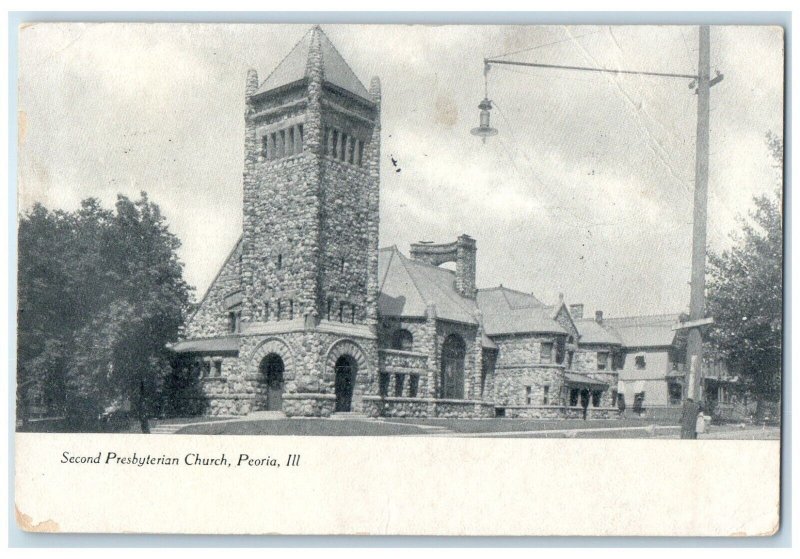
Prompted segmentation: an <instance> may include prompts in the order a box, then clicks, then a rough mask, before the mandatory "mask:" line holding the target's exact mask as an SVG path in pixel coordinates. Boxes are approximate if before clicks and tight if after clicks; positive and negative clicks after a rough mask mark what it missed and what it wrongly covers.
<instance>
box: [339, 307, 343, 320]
mask: <svg viewBox="0 0 800 559" xmlns="http://www.w3.org/2000/svg"><path fill="white" fill-rule="evenodd" d="M339 322H344V303H339Z"/></svg>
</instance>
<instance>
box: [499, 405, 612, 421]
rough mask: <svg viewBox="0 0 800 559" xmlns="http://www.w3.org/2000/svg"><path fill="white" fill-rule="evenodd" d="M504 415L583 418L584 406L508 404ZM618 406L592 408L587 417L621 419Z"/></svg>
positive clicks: (524, 417)
mask: <svg viewBox="0 0 800 559" xmlns="http://www.w3.org/2000/svg"><path fill="white" fill-rule="evenodd" d="M503 409H504V410H505V415H504V417H506V418H512V419H583V408H581V407H571V406H506V407H505V408H503ZM619 417H620V415H619V410H617V409H616V408H608V407H601V408H592V407H590V408H589V409H588V410H587V414H586V418H587V419H619Z"/></svg>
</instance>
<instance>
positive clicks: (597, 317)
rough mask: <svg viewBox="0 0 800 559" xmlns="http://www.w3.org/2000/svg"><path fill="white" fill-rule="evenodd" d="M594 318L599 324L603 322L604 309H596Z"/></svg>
mask: <svg viewBox="0 0 800 559" xmlns="http://www.w3.org/2000/svg"><path fill="white" fill-rule="evenodd" d="M594 320H595V322H597V323H598V324H602V323H603V311H594Z"/></svg>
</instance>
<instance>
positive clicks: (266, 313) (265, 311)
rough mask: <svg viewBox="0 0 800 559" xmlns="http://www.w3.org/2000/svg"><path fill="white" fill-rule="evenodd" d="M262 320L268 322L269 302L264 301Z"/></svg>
mask: <svg viewBox="0 0 800 559" xmlns="http://www.w3.org/2000/svg"><path fill="white" fill-rule="evenodd" d="M264 320H269V301H264Z"/></svg>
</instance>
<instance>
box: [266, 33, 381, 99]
mask: <svg viewBox="0 0 800 559" xmlns="http://www.w3.org/2000/svg"><path fill="white" fill-rule="evenodd" d="M313 45H319V46H318V48H319V50H320V53H321V55H322V56H321V58H322V79H323V80H324V81H326V82H328V83H330V84H331V85H334V86H336V87H339V88H341V89H344V90H345V91H348V92H350V93H352V94H354V95H357V96H358V97H361V98H362V99H365V100H367V101H369V102H372V97H371V96H370V94H369V92H368V91H367V88H366V87H364V84H362V83H361V81H360V80H359V79H358V78H357V77H356V75H355V73H354V72H353V70H352V69H351V68H350V66H349V65H348V64H347V62H345V60H344V58H342V55H341V54H339V51H337V50H336V47H334V46H333V43H331V40H330V39H328V36H327V35H325V33H324V32H323V31H322V28H321V27H320V26H319V25H315V26H314V27H312V28H311V29H309V30H308V31H307V32H306V34H305V35H303V38H302V39H300V40H299V41H298V42H297V44H296V45H295V46H294V48H293V49H292V50H291V51H289V54H287V55H286V57H285V58H284V59H283V60H282V61H281V63H280V64H278V66H277V68H275V69H274V70H273V71H272V73H271V74H270V75H269V76H267V79H265V80H264V82H263V83H262V84H261V86H259V88H258V90H257V91H256V93H255V95H258V94H260V93H264V92H267V91H270V90H272V89H276V88H279V87H282V86H285V85H289V84H292V83H295V82H298V81H301V80H304V79H305V78H307V77H308V66H309V65H308V58H309V53H310V51H311V47H312V46H313Z"/></svg>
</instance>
